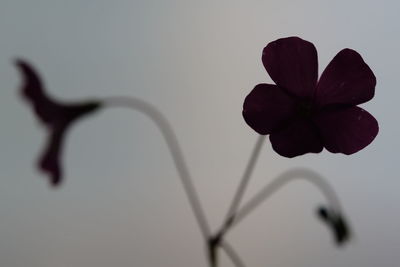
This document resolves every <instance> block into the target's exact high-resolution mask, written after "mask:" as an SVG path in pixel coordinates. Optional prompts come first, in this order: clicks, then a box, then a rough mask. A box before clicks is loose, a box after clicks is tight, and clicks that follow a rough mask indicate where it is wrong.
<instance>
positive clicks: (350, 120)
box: [314, 107, 379, 155]
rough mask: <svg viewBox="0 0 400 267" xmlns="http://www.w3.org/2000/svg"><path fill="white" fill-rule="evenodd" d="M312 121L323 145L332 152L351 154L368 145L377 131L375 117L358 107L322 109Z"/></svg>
mask: <svg viewBox="0 0 400 267" xmlns="http://www.w3.org/2000/svg"><path fill="white" fill-rule="evenodd" d="M314 121H315V123H316V125H317V126H318V128H319V132H320V134H321V138H322V141H323V143H324V147H325V148H326V149H327V150H329V151H330V152H332V153H343V154H346V155H350V154H353V153H355V152H357V151H359V150H361V149H363V148H364V147H366V146H367V145H369V144H370V143H371V142H372V141H373V140H374V139H375V137H376V135H377V134H378V131H379V126H378V122H377V121H376V119H375V118H374V117H373V116H372V115H371V114H369V113H368V112H367V111H365V110H364V109H362V108H360V107H348V108H341V109H334V110H327V111H322V112H321V113H320V114H318V115H316V116H315V118H314Z"/></svg>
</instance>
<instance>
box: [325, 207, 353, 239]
mask: <svg viewBox="0 0 400 267" xmlns="http://www.w3.org/2000/svg"><path fill="white" fill-rule="evenodd" d="M318 217H319V218H320V219H321V220H322V221H323V222H324V223H326V225H327V226H328V227H329V228H330V229H331V230H332V233H333V235H334V238H335V241H336V244H337V245H338V246H340V245H342V244H343V243H344V242H346V241H348V240H349V239H350V237H351V235H350V229H349V226H348V224H347V222H346V220H345V218H344V217H343V215H342V214H340V213H339V212H337V211H335V210H333V209H329V208H326V207H320V208H319V209H318Z"/></svg>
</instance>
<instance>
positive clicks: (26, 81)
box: [15, 59, 100, 186]
mask: <svg viewBox="0 0 400 267" xmlns="http://www.w3.org/2000/svg"><path fill="white" fill-rule="evenodd" d="M15 65H16V66H17V68H18V69H19V71H20V73H21V75H22V78H23V85H22V86H21V91H20V92H21V95H22V96H23V97H24V98H25V99H26V100H27V101H28V102H29V103H30V104H31V105H32V107H33V110H34V112H35V114H36V116H37V117H38V118H39V120H40V121H41V122H42V123H43V124H44V125H45V126H46V127H47V129H48V131H49V138H48V141H47V145H46V147H45V149H44V150H43V152H42V156H41V157H40V158H39V161H38V168H39V169H40V170H42V171H43V172H47V173H48V174H49V175H50V180H49V181H50V182H51V184H52V185H54V186H56V185H58V184H60V182H61V181H62V177H63V170H62V164H61V163H60V157H61V154H62V150H63V142H64V137H65V134H66V131H67V129H68V128H69V126H70V125H71V124H72V123H73V122H74V121H76V120H77V119H79V118H81V117H83V116H85V115H87V114H90V113H92V112H93V111H95V110H97V109H98V108H99V107H100V103H99V102H96V101H89V102H81V103H68V104H67V103H61V102H59V101H56V100H54V99H52V98H51V97H49V96H48V95H47V94H46V92H45V88H44V85H43V83H42V80H41V78H40V77H39V74H38V73H37V72H36V70H35V69H34V68H33V67H32V66H31V65H30V64H29V63H27V62H26V61H24V60H20V59H18V60H16V61H15Z"/></svg>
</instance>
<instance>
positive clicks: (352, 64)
mask: <svg viewBox="0 0 400 267" xmlns="http://www.w3.org/2000/svg"><path fill="white" fill-rule="evenodd" d="M375 85H376V78H375V75H374V73H373V72H372V70H371V69H370V68H369V67H368V65H367V64H366V63H365V62H364V60H363V59H362V57H361V56H360V54H358V53H357V52H356V51H354V50H351V49H348V48H347V49H343V50H342V51H340V52H339V53H338V54H337V55H336V56H335V57H334V58H333V59H332V61H331V62H330V63H329V65H328V66H327V67H326V69H325V70H324V72H323V73H322V75H321V78H320V80H319V82H318V85H317V91H316V99H315V101H316V102H317V104H318V105H319V106H326V105H330V104H349V105H358V104H361V103H364V102H367V101H368V100H370V99H371V98H372V97H373V96H374V93H375Z"/></svg>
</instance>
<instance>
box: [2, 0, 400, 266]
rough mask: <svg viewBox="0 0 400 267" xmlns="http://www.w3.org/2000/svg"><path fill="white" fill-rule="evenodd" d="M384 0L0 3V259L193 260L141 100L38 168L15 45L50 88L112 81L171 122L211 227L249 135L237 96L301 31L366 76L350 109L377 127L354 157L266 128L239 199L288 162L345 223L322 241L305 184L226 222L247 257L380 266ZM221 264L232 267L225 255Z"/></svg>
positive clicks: (198, 254)
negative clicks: (293, 143) (372, 79)
mask: <svg viewBox="0 0 400 267" xmlns="http://www.w3.org/2000/svg"><path fill="white" fill-rule="evenodd" d="M399 8H400V5H399V4H398V1H394V0H393V1H390V0H386V1H369V0H364V1H361V0H360V1H348V0H346V1H345V0H337V1H288V0H280V1H267V0H247V1H233V0H230V1H187V0H185V1H183V0H182V1H175V0H169V1H162V0H157V1H155V0H147V1H133V0H130V1H128V0H125V1H123V0H116V1H105V0H98V1H80V0H69V1H62V0H34V1H32V0H1V2H0V39H1V42H0V81H1V90H0V101H1V106H0V123H1V135H0V148H1V150H0V166H1V169H0V266H4V267H21V266H30V267H53V266H57V267H70V266H85V267H94V266H96V267H106V266H118V267H124V266H171V267H176V266H193V267H197V266H198V267H203V266H207V261H206V257H205V255H206V254H205V252H204V244H203V240H202V237H201V234H200V231H199V229H198V227H197V224H196V221H195V219H194V216H193V214H192V211H191V210H190V206H189V204H188V202H187V200H186V196H185V194H184V191H183V188H182V186H181V184H180V181H179V179H178V176H177V174H176V171H175V168H174V165H173V162H172V160H171V157H170V155H169V151H168V150H167V147H166V145H165V143H164V140H163V139H162V138H161V135H160V133H159V132H158V130H157V128H156V127H155V126H154V124H153V123H152V122H151V121H149V120H148V119H147V118H146V117H144V116H143V115H142V114H139V113H137V112H131V111H130V110H126V109H110V110H107V111H104V112H101V113H99V114H97V115H96V116H93V117H91V119H87V120H82V121H80V122H79V123H77V124H76V125H75V126H74V127H73V128H72V130H71V131H70V132H69V134H68V138H67V144H66V148H65V153H64V157H63V162H64V168H65V178H66V179H65V182H64V183H63V184H62V186H61V187H60V188H57V189H53V188H50V187H49V186H48V184H47V181H46V180H45V176H43V175H42V174H40V173H38V172H37V170H36V169H35V162H36V159H37V156H38V155H39V153H40V152H41V149H42V147H43V145H44V142H45V140H46V132H45V131H44V129H43V128H42V127H41V125H40V124H39V123H38V122H37V121H36V118H34V116H33V115H32V112H31V109H30V108H29V107H28V106H27V105H26V103H24V102H22V101H21V99H20V97H19V95H18V91H17V89H18V86H19V85H20V79H19V75H18V73H17V72H16V69H15V68H14V66H13V64H12V60H13V59H14V58H15V57H22V58H24V59H27V60H28V61H30V62H32V63H33V64H34V65H35V66H36V67H37V68H38V69H39V70H40V72H41V74H42V75H43V77H44V79H45V82H46V85H47V88H48V89H49V91H50V93H51V94H52V95H53V96H54V97H57V98H59V99H63V100H75V99H82V98H86V97H103V96H114V95H127V96H135V97H139V98H142V99H144V100H146V101H149V102H151V103H153V104H154V105H156V106H157V107H158V108H159V109H160V110H161V111H162V112H163V113H164V114H165V116H166V117H167V118H168V119H169V120H170V122H171V123H172V125H173V126H174V128H175V131H176V134H177V136H178V138H179V141H180V143H181V145H182V148H183V152H184V154H185V156H186V159H187V162H188V165H189V168H190V170H191V172H192V175H193V178H194V183H195V185H196V187H197V189H198V191H199V194H200V197H201V201H202V203H203V204H204V208H205V210H206V213H207V216H208V220H209V221H210V224H211V226H212V228H213V229H216V228H217V227H218V226H219V224H220V223H221V222H222V218H223V215H225V212H226V210H227V208H228V206H229V202H230V200H231V198H232V196H233V193H234V191H235V188H236V186H237V184H238V183H239V177H240V176H241V174H242V172H243V170H244V167H245V165H246V163H247V160H248V157H249V155H250V152H251V150H252V148H253V146H254V143H255V142H256V139H257V135H256V133H255V132H254V131H253V130H251V129H250V128H249V127H248V126H247V125H246V124H245V122H244V120H243V118H242V116H241V110H242V104H243V100H244V98H245V96H246V95H247V94H248V93H249V92H250V91H251V89H252V88H253V87H254V86H255V85H256V84H258V83H262V82H271V79H270V78H269V76H268V74H267V73H266V71H265V69H264V67H263V65H262V62H261V52H262V49H263V48H264V46H265V45H266V44H267V43H269V42H271V41H273V40H275V39H277V38H281V37H287V36H299V37H301V38H303V39H305V40H309V41H311V42H313V43H314V44H315V46H316V47H317V50H318V56H319V73H321V72H322V70H323V69H324V68H325V66H326V65H327V64H328V63H329V61H330V60H331V59H332V58H333V57H334V56H335V54H336V53H337V52H339V51H340V50H341V49H343V48H345V47H349V48H352V49H355V50H356V51H358V52H359V53H360V54H361V55H362V56H363V58H364V60H365V61H366V62H367V64H368V65H369V66H370V67H371V69H372V70H373V71H374V73H375V75H376V77H377V87H376V96H375V98H374V99H373V100H372V101H370V102H368V103H366V104H364V105H363V107H364V108H365V109H366V110H368V111H369V112H370V113H372V114H373V115H374V116H375V117H376V118H377V120H378V121H379V125H380V132H379V134H378V136H377V138H376V139H375V141H374V142H373V143H372V144H371V145H370V146H368V147H367V148H365V149H364V150H362V151H360V152H359V153H357V154H354V155H352V156H344V155H341V154H330V153H328V152H327V151H323V152H322V153H321V154H313V155H312V154H309V155H305V156H301V157H297V158H295V159H287V158H283V157H280V156H279V155H277V154H276V153H274V152H273V151H272V148H271V145H270V143H269V141H268V142H266V143H265V145H264V147H263V149H262V153H261V155H260V158H259V161H258V163H257V166H256V170H255V172H254V176H253V179H252V181H251V183H250V186H249V191H248V192H247V194H246V197H245V198H246V199H248V198H249V196H251V195H252V194H254V193H255V192H257V190H258V189H260V188H261V187H262V186H263V185H265V184H266V183H267V182H269V181H271V180H272V179H273V177H275V176H276V175H278V174H280V173H281V172H283V171H285V170H288V169H290V168H292V167H296V166H302V167H309V168H311V169H313V170H315V171H317V172H319V173H320V174H322V175H323V176H325V177H326V179H327V180H328V181H329V182H330V183H331V184H332V185H333V187H334V188H335V189H336V191H337V193H338V195H339V196H340V199H341V202H342V204H343V207H344V211H345V212H346V214H347V215H348V216H349V219H350V223H351V225H352V226H353V228H354V235H355V236H354V239H353V240H352V241H351V242H350V243H349V244H347V245H346V246H344V247H343V248H339V249H338V248H337V247H336V246H335V244H334V243H333V239H332V235H331V232H330V231H328V228H327V227H326V226H325V225H323V224H321V223H320V222H319V221H318V220H317V218H316V216H315V209H316V207H317V206H318V204H321V203H325V201H324V198H323V196H322V195H321V194H320V193H319V192H318V191H317V190H316V189H315V188H314V187H312V186H310V185H309V184H307V183H305V182H301V181H299V182H294V183H292V184H290V185H288V186H287V187H285V188H284V189H283V190H281V191H279V192H278V193H277V194H276V195H274V197H273V198H271V199H270V200H269V201H268V202H267V203H264V205H263V206H262V207H260V208H259V209H257V210H256V211H255V212H254V213H252V214H251V215H250V216H249V217H248V218H246V219H245V220H244V221H243V222H242V223H241V224H240V225H238V226H237V227H236V228H234V230H233V231H232V232H231V233H229V235H228V236H227V239H228V240H229V241H230V242H231V243H232V245H233V246H234V247H235V248H236V249H237V251H238V252H239V253H240V255H241V256H242V258H243V260H244V261H245V263H246V265H247V266H250V267H251V266H275V267H289V266H297V267H301V266H307V267H317V266H325V267H334V266H352V267H376V266H382V267H394V266H398V264H399V261H400V255H399V251H400V231H399V226H400V215H399V214H400V213H399V210H400V208H399V206H398V203H400V193H399V188H400V180H399V164H398V163H399V160H398V155H397V153H398V151H397V150H398V149H399V144H400V143H399V141H398V136H399V135H400V127H399V123H398V117H397V116H398V114H399V113H398V106H399V104H398V101H399V99H400V91H399V86H398V78H399V61H400V56H399V51H398V49H399V47H400V38H399V36H400V34H399V33H400V28H399V19H398V10H399ZM221 266H232V265H231V263H230V262H229V260H228V259H227V258H226V257H225V256H222V265H221Z"/></svg>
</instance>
